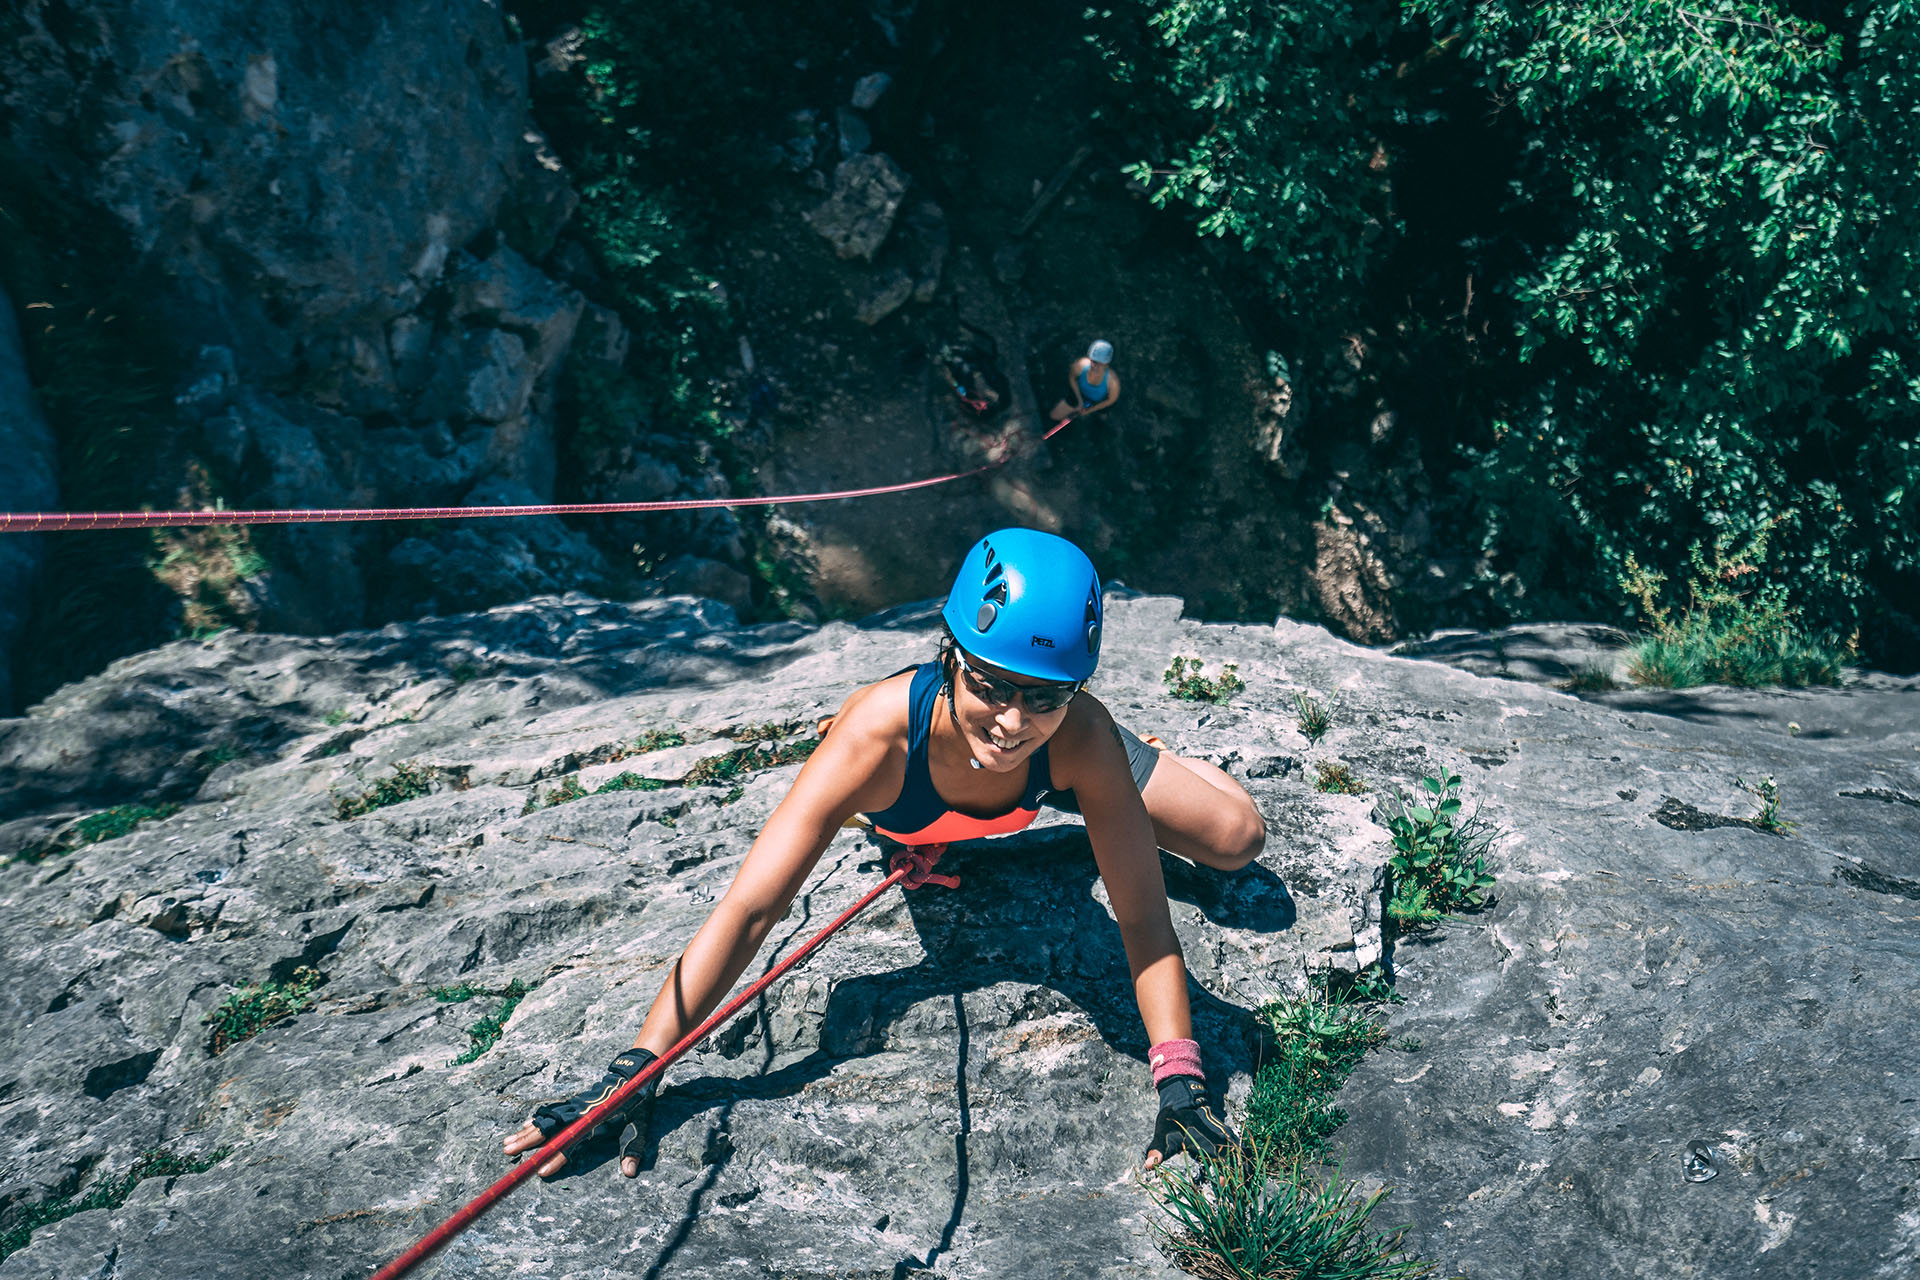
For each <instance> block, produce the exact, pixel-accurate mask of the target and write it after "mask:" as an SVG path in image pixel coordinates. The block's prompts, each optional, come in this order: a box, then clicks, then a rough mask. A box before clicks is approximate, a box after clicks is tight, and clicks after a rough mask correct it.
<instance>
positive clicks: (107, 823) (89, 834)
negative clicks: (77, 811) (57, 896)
mask: <svg viewBox="0 0 1920 1280" xmlns="http://www.w3.org/2000/svg"><path fill="white" fill-rule="evenodd" d="M178 812H180V806H179V805H177V804H172V803H168V804H152V805H149V804H121V805H115V806H114V807H113V808H111V809H103V810H101V811H100V812H99V813H90V814H88V815H87V816H86V817H84V818H81V819H79V820H78V821H76V822H73V823H71V824H69V825H68V826H67V827H66V828H65V829H64V830H62V831H60V832H59V833H58V834H56V835H54V836H53V837H51V838H50V839H47V840H43V841H40V842H38V843H36V844H32V845H29V846H27V847H26V848H24V849H22V850H20V852H19V853H17V854H15V855H14V856H15V857H16V858H17V859H19V860H20V861H21V862H39V861H40V860H41V859H42V858H49V857H53V856H55V855H57V854H62V853H72V852H73V851H74V850H75V849H78V848H80V847H81V846H82V845H89V844H99V843H100V842H101V841H102V840H117V839H119V838H120V837H121V836H124V835H126V834H127V833H128V832H130V831H132V830H133V829H134V828H135V827H138V826H139V825H140V824H141V823H143V822H159V821H161V820H162V819H164V818H171V817H172V816H173V815H174V814H176V813H178Z"/></svg>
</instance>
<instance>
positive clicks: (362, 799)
mask: <svg viewBox="0 0 1920 1280" xmlns="http://www.w3.org/2000/svg"><path fill="white" fill-rule="evenodd" d="M438 773H439V770H437V769H435V768H433V767H432V766H431V765H418V764H414V763H413V762H412V761H410V760H402V761H401V762H400V763H399V764H396V765H394V766H393V772H392V773H390V774H388V775H387V776H386V777H384V778H379V779H376V780H375V781H374V784H373V785H372V786H371V787H369V788H367V789H366V790H365V791H363V792H361V793H360V794H359V795H357V796H349V795H345V794H342V793H341V792H340V790H339V789H338V788H335V789H334V790H333V810H334V814H335V815H336V816H337V817H339V818H340V819H342V820H343V821H344V820H346V819H348V818H361V817H365V816H366V815H367V814H369V813H372V812H373V811H374V810H375V809H383V808H385V807H386V806H388V805H391V804H404V803H405V802H407V801H408V800H418V799H419V798H420V797H422V796H425V795H430V794H432V792H433V780H434V778H435V777H436V776H437V775H438Z"/></svg>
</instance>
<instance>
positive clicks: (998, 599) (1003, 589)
mask: <svg viewBox="0 0 1920 1280" xmlns="http://www.w3.org/2000/svg"><path fill="white" fill-rule="evenodd" d="M984 598H985V599H988V600H991V601H993V602H994V603H996V604H998V605H1001V606H1002V607H1004V606H1005V605H1006V603H1007V584H1006V581H1005V580H1004V579H1002V580H1001V581H999V582H996V583H994V584H993V585H992V586H991V587H989V588H987V594H986V596H985V597H984Z"/></svg>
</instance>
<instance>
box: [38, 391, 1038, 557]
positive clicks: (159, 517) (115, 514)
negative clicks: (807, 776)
mask: <svg viewBox="0 0 1920 1280" xmlns="http://www.w3.org/2000/svg"><path fill="white" fill-rule="evenodd" d="M1072 421H1073V419H1072V418H1071V417H1069V418H1064V419H1062V420H1061V421H1060V422H1058V423H1056V424H1055V425H1054V427H1053V428H1052V429H1051V430H1049V431H1048V432H1047V433H1046V434H1045V435H1043V436H1041V437H1040V438H1041V439H1042V440H1051V439H1052V438H1053V437H1054V436H1055V435H1056V434H1058V433H1059V431H1060V430H1061V428H1063V427H1065V426H1066V425H1067V423H1069V422H1072ZM1010 461H1012V459H1011V458H1002V459H1001V460H999V461H997V462H989V463H987V464H986V465H984V466H979V467H974V468H972V469H971V470H968V471H954V472H949V473H948V474H946V475H943V476H929V477H927V478H926V479H924V480H904V481H902V482H900V483H899V484H881V485H871V486H869V487H867V488H865V489H835V490H831V491H829V492H825V493H786V494H773V495H767V496H760V497H749V498H677V499H670V500H667V501H662V502H559V503H545V504H542V505H539V506H524V507H328V508H292V509H288V510H256V511H0V533H59V532H62V531H67V530H74V529H172V528H182V527H186V526H199V525H242V524H350V523H354V522H356V521H368V520H483V519H500V518H502V517H512V516H600V515H623V514H630V513H633V512H642V511H706V510H712V509H714V508H718V507H774V506H780V505H781V504H783V503H802V502H837V501H840V500H842V499H846V498H874V497H879V496H881V495H883V494H889V493H909V492H911V491H913V490H915V489H930V488H932V487H934V486H935V485H942V484H949V483H951V482H953V481H955V480H965V479H968V478H970V477H972V476H977V475H984V474H986V473H987V472H989V471H995V470H998V469H999V468H1001V467H1004V466H1006V465H1007V463H1008V462H1010Z"/></svg>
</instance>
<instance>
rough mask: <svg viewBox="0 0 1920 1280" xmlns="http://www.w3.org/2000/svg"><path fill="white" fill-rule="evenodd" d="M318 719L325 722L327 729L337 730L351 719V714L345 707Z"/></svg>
mask: <svg viewBox="0 0 1920 1280" xmlns="http://www.w3.org/2000/svg"><path fill="white" fill-rule="evenodd" d="M320 718H321V719H322V720H324V721H326V725H327V727H328V728H329V729H338V728H339V727H340V726H341V725H343V724H345V723H346V722H347V721H348V720H350V719H352V718H353V712H351V711H348V710H347V709H346V708H345V707H340V708H336V709H335V710H332V711H329V712H327V714H326V715H324V716H321V717H320Z"/></svg>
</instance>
